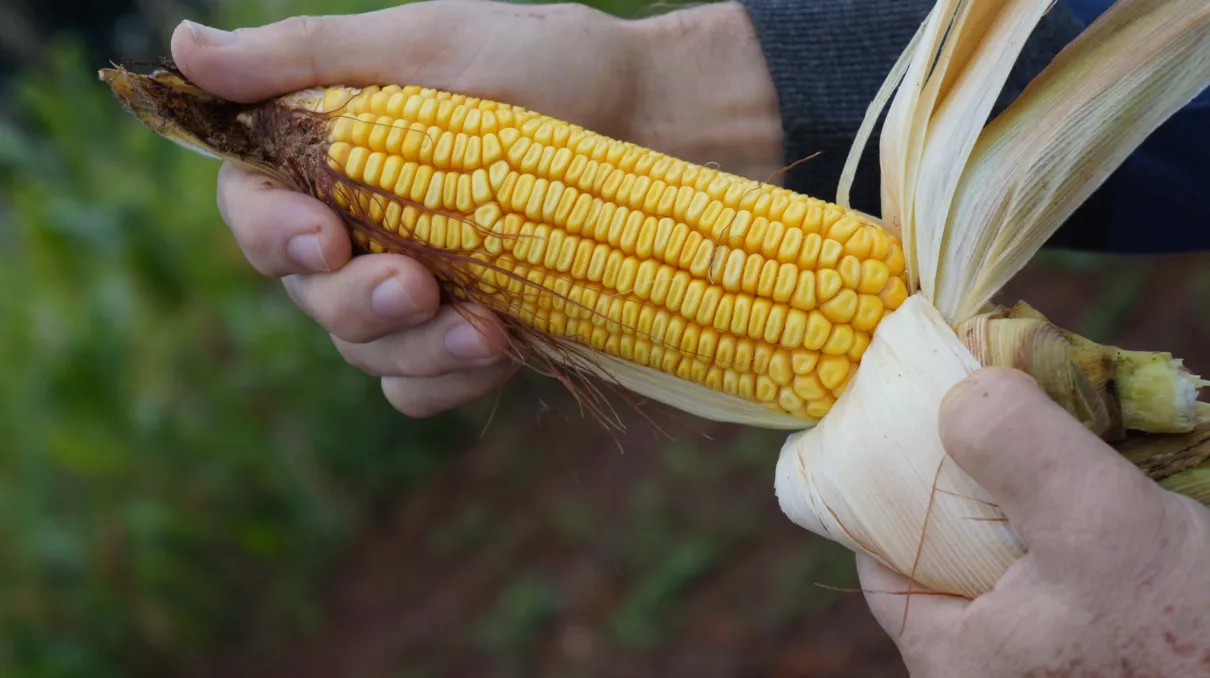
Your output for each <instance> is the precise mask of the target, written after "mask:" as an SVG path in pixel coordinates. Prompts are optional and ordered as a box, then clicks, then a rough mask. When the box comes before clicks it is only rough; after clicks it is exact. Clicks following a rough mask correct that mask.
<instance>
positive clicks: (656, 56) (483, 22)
mask: <svg viewBox="0 0 1210 678" xmlns="http://www.w3.org/2000/svg"><path fill="white" fill-rule="evenodd" d="M172 53H173V58H174V59H175V61H176V63H177V66H178V67H179V68H180V69H181V71H182V72H183V73H184V74H185V75H186V76H187V77H189V78H190V79H191V80H193V81H194V82H196V83H197V84H198V85H200V86H201V87H203V88H205V89H207V90H210V91H211V92H213V93H215V94H217V95H218V96H222V97H225V98H228V99H231V100H235V101H244V102H252V101H259V100H263V99H267V98H270V97H273V96H277V95H280V94H284V93H288V92H291V91H295V90H299V89H304V88H307V87H312V86H316V85H338V84H343V85H353V86H356V85H368V84H400V85H421V86H426V87H433V88H437V89H445V90H450V91H454V92H458V93H463V94H468V95H472V96H480V97H484V98H489V99H494V100H497V101H503V102H507V103H511V104H515V105H521V106H525V107H528V108H530V109H533V110H536V111H538V112H541V113H543V114H546V115H551V116H555V117H558V118H562V119H564V120H567V121H569V122H572V123H576V124H579V125H582V126H584V127H587V128H589V129H592V130H593V131H596V132H599V133H602V134H606V135H610V136H613V137H617V138H623V139H627V140H630V141H634V142H636V143H639V144H642V145H644V146H647V147H649V148H653V149H656V150H660V151H663V152H666V153H669V154H672V155H675V156H677V157H679V158H681V159H684V160H690V161H696V162H699V163H705V162H712V161H713V162H718V163H720V164H721V165H722V166H723V168H724V169H727V170H729V171H731V172H734V173H737V174H744V175H747V176H751V177H753V178H757V179H764V178H766V177H767V176H768V175H770V174H771V173H773V172H774V171H776V169H777V168H778V167H779V166H780V164H781V163H780V160H781V127H780V117H779V113H778V108H777V98H776V92H775V91H774V89H773V85H772V81H771V79H770V76H769V74H768V70H767V67H766V66H765V63H764V57H763V54H762V52H761V50H760V46H759V44H758V43H757V41H756V38H755V35H754V31H753V29H752V26H751V23H750V21H749V20H748V18H747V14H746V12H745V10H744V9H743V8H742V7H741V6H739V5H738V4H735V3H724V4H719V5H710V6H705V7H698V8H693V9H687V10H681V11H678V12H673V13H671V14H668V15H663V16H659V17H653V18H650V19H642V20H634V21H626V20H621V19H617V18H614V17H611V16H609V15H606V14H604V13H601V12H598V11H595V10H592V9H589V8H587V7H584V6H581V5H543V6H529V7H527V6H517V5H511V4H504V3H496V2H487V1H484V0H435V1H432V2H423V3H415V4H408V5H403V6H400V7H395V8H391V9H386V10H381V11H377V12H371V13H367V14H358V15H345V16H324V17H293V18H290V19H287V20H285V21H282V22H279V23H275V24H271V25H268V26H263V27H258V28H249V29H241V30H237V31H235V32H233V33H224V32H220V31H215V30H214V29H210V28H207V27H203V26H198V25H196V24H190V23H184V24H182V25H181V26H180V27H178V28H177V30H176V32H175V33H174V34H173V37H172ZM218 203H219V208H220V212H221V214H222V216H223V219H224V221H225V222H226V223H227V224H228V226H229V227H230V228H231V230H232V231H233V232H234V235H235V238H236V240H237V242H238V243H239V245H240V247H241V248H242V249H243V251H244V253H245V255H246V256H247V258H248V260H249V261H250V262H251V263H252V265H253V266H254V267H255V268H256V269H257V270H258V271H259V272H261V273H262V274H264V275H268V276H274V277H281V278H283V279H284V283H285V286H286V289H287V291H288V293H289V294H290V296H291V298H292V299H293V300H294V301H295V303H296V304H297V305H298V306H299V307H300V308H301V309H302V310H303V311H305V312H306V313H307V314H308V315H310V316H311V317H312V318H313V319H315V320H316V321H317V322H318V323H319V324H320V325H322V326H323V327H324V328H325V329H327V330H328V332H329V333H330V334H331V335H332V340H333V342H334V343H335V344H336V347H337V349H338V350H339V351H340V353H341V354H342V355H343V356H344V358H345V359H346V360H347V361H348V362H349V363H351V364H353V365H356V366H358V367H360V368H362V369H363V370H365V371H367V372H369V373H370V374H373V375H375V376H378V377H381V378H382V387H383V391H384V393H385V394H386V396H387V398H388V399H389V400H390V402H391V403H392V404H393V405H394V406H395V408H396V409H398V410H400V411H401V412H403V413H405V414H408V415H410V416H415V417H422V416H430V415H434V414H437V413H440V412H442V411H444V410H446V409H449V408H452V407H457V406H460V405H462V404H465V403H467V402H470V401H472V400H474V399H477V398H478V397H480V396H482V395H485V394H486V393H489V392H491V391H492V390H494V389H496V388H497V387H498V386H500V385H501V384H502V383H503V382H504V381H505V380H507V379H508V378H509V377H510V376H511V375H512V374H513V373H514V372H515V370H516V368H517V365H516V362H515V361H513V360H510V359H508V358H507V357H506V356H505V352H506V350H507V341H506V337H507V335H506V333H505V330H504V326H503V324H502V323H501V322H500V321H499V320H498V319H497V318H496V317H495V316H493V315H492V314H490V313H489V312H487V311H486V310H485V309H482V308H480V307H473V308H471V309H469V310H471V311H472V312H474V313H476V314H477V315H478V317H480V318H481V319H482V320H483V322H478V323H475V325H474V326H472V325H469V324H467V323H466V322H465V321H464V320H463V319H462V316H461V315H460V314H459V312H458V309H455V308H453V307H452V306H449V305H446V304H442V303H441V300H440V298H439V293H438V286H437V281H436V279H435V278H434V277H433V275H432V274H431V273H430V272H429V271H428V270H426V269H425V268H424V267H423V266H421V265H420V264H419V263H418V262H416V261H415V260H413V259H410V258H407V257H404V256H401V255H397V254H373V255H364V256H360V257H356V258H352V259H351V251H352V248H351V244H350V239H349V236H348V234H347V232H346V230H345V227H344V225H343V224H342V222H341V221H340V219H339V218H338V217H337V215H336V213H335V212H334V211H332V210H331V209H329V208H328V207H327V206H325V205H324V204H323V203H321V202H320V201H318V200H316V199H314V198H312V197H310V196H308V195H304V194H301V193H297V192H294V191H292V190H288V189H286V188H285V187H284V186H282V185H281V184H279V183H277V182H275V181H274V180H272V179H269V178H267V177H265V176H262V175H259V174H251V173H248V172H247V171H244V170H241V169H239V168H237V167H235V166H234V165H231V164H225V165H224V166H223V167H222V169H221V170H220V172H219V179H218Z"/></svg>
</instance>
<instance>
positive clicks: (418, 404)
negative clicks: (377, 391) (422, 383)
mask: <svg viewBox="0 0 1210 678" xmlns="http://www.w3.org/2000/svg"><path fill="white" fill-rule="evenodd" d="M417 390H418V389H417V388H416V382H414V381H412V380H410V379H397V378H390V377H388V378H384V379H383V380H382V392H383V395H384V396H386V399H387V402H388V403H390V405H391V407H393V408H395V409H396V410H397V411H399V412H400V413H402V414H404V415H407V416H409V417H412V418H413V419H427V418H430V417H434V416H436V415H438V414H440V413H441V412H442V411H443V410H442V408H441V407H440V406H439V405H438V404H437V403H434V402H433V401H432V400H428V399H425V398H422V397H418V395H417Z"/></svg>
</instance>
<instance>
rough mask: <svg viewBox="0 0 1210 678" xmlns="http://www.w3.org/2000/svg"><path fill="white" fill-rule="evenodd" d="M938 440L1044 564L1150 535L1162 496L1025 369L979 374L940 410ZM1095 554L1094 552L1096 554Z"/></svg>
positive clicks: (956, 390)
mask: <svg viewBox="0 0 1210 678" xmlns="http://www.w3.org/2000/svg"><path fill="white" fill-rule="evenodd" d="M940 425H941V441H942V444H943V445H944V446H945V450H946V452H947V453H948V454H949V455H950V456H951V457H953V459H954V461H955V462H957V464H958V465H959V466H960V467H962V469H963V470H964V471H965V472H966V473H967V474H968V475H970V476H971V478H972V479H973V480H974V481H975V482H977V483H979V484H980V485H981V486H983V487H984V488H985V489H986V490H987V491H988V492H989V493H990V494H991V496H992V501H994V502H995V503H996V504H997V505H998V506H999V508H1000V510H1001V511H1003V513H1004V515H1005V516H1006V517H1007V518H1008V521H1009V523H1011V524H1012V525H1013V527H1014V528H1016V529H1017V530H1018V531H1019V532H1020V534H1021V535H1022V537H1024V539H1025V541H1026V542H1027V544H1028V545H1029V548H1030V550H1031V551H1033V553H1034V557H1035V558H1036V559H1038V561H1039V564H1042V563H1044V562H1046V561H1051V562H1054V563H1056V567H1058V566H1059V564H1060V563H1064V562H1065V563H1066V564H1067V565H1068V566H1070V565H1071V563H1072V558H1079V556H1080V555H1081V553H1083V552H1084V551H1087V552H1088V554H1087V555H1088V557H1090V558H1093V557H1095V556H1096V554H1102V555H1103V549H1104V547H1105V544H1106V543H1114V542H1117V541H1120V540H1121V538H1122V537H1123V536H1126V535H1130V536H1131V537H1130V538H1133V537H1134V536H1138V535H1146V534H1147V532H1148V531H1149V530H1152V529H1153V528H1154V525H1156V524H1158V523H1157V522H1156V512H1157V511H1159V512H1161V513H1162V511H1163V502H1162V501H1161V493H1162V491H1161V490H1160V489H1159V487H1158V486H1156V485H1155V484H1154V483H1153V482H1152V481H1151V480H1150V479H1148V478H1147V477H1146V476H1145V475H1143V474H1142V473H1140V472H1139V471H1138V469H1136V468H1135V467H1134V466H1133V465H1132V464H1131V463H1130V462H1129V461H1127V460H1126V459H1125V458H1123V457H1122V456H1121V455H1119V454H1118V453H1117V452H1116V451H1115V450H1114V449H1113V448H1111V447H1110V446H1109V445H1107V444H1106V443H1105V442H1103V441H1102V440H1101V439H1100V438H1098V437H1097V436H1096V435H1094V434H1093V433H1092V432H1091V431H1089V430H1088V429H1087V428H1085V427H1084V426H1083V425H1082V424H1080V423H1079V422H1078V421H1077V420H1076V419H1075V418H1074V417H1072V416H1071V415H1070V414H1068V413H1067V411H1066V410H1064V409H1063V408H1061V407H1060V406H1059V405H1058V404H1056V403H1055V402H1054V401H1052V400H1051V399H1050V398H1049V397H1048V396H1047V394H1046V392H1045V391H1043V390H1042V389H1041V388H1040V387H1039V386H1038V384H1037V382H1036V381H1034V380H1033V378H1032V377H1030V376H1029V375H1027V374H1025V373H1024V372H1021V371H1018V370H1013V369H1007V368H988V369H983V370H980V371H978V372H976V373H974V374H972V375H971V376H969V377H968V378H967V379H966V380H964V381H963V382H961V383H959V384H958V385H956V386H955V387H954V388H952V389H951V390H950V392H949V393H948V394H947V395H946V397H945V399H944V401H943V402H942V404H941V421H940ZM1094 552H1095V553H1094Z"/></svg>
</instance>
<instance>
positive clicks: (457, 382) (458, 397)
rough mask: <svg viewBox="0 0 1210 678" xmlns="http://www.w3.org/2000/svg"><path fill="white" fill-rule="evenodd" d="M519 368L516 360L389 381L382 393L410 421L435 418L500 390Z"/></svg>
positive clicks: (390, 379) (393, 378) (388, 378)
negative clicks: (429, 376) (436, 374)
mask: <svg viewBox="0 0 1210 678" xmlns="http://www.w3.org/2000/svg"><path fill="white" fill-rule="evenodd" d="M520 366H521V365H520V363H518V362H516V361H514V360H503V361H501V362H498V363H496V364H494V365H488V366H487V367H477V368H474V369H470V370H463V371H460V372H451V373H450V374H447V375H444V376H440V377H435V378H432V379H426V378H423V377H386V378H385V379H383V380H382V392H383V394H384V395H385V396H386V397H387V400H388V401H389V402H390V403H391V406H392V407H394V408H395V409H397V410H399V411H400V412H402V413H404V414H406V415H408V416H409V417H415V418H418V419H419V418H424V417H432V416H435V415H438V414H441V413H442V412H445V411H447V410H451V409H454V408H456V407H461V406H463V405H466V404H468V403H471V402H474V401H476V400H478V399H479V398H482V397H484V396H486V395H487V394H489V393H491V392H493V391H495V390H497V389H499V388H500V387H501V386H503V385H504V383H505V382H506V381H508V379H509V378H510V377H511V376H512V375H513V374H515V373H516V372H517V370H518V369H520Z"/></svg>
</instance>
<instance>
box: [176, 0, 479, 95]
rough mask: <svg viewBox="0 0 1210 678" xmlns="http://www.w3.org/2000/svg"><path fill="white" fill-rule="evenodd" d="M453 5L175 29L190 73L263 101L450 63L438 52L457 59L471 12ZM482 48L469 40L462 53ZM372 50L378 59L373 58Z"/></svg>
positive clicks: (226, 91)
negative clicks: (461, 29) (404, 68)
mask: <svg viewBox="0 0 1210 678" xmlns="http://www.w3.org/2000/svg"><path fill="white" fill-rule="evenodd" d="M462 4H465V3H462ZM451 5H452V3H449V2H442V3H418V4H416V5H412V6H402V7H392V8H388V9H383V10H379V11H376V12H368V13H365V14H353V15H331V16H293V17H290V18H287V19H284V20H282V21H278V22H275V23H271V24H267V25H265V26H258V27H255V28H241V29H237V30H234V31H223V30H219V29H215V28H211V27H209V26H202V25H200V24H196V23H193V22H190V21H186V22H182V23H181V24H180V25H179V26H177V28H176V30H175V31H173V34H172V54H173V58H174V60H175V62H176V65H177V67H178V68H180V69H181V71H182V72H183V73H184V74H185V75H186V77H188V78H189V79H190V80H192V81H193V82H195V83H197V84H198V85H199V86H201V87H202V88H203V89H206V90H209V91H211V92H213V93H215V94H217V95H218V96H220V97H224V98H226V99H230V100H232V101H242V102H255V101H262V100H264V99H268V98H270V97H274V96H279V95H282V94H286V93H289V92H294V91H297V90H300V89H304V88H307V87H312V86H315V85H330V84H341V85H350V86H358V85H370V84H376V83H382V82H394V81H395V80H396V79H397V78H396V75H397V73H398V70H399V68H400V65H401V64H403V65H407V64H423V65H425V67H426V68H429V69H436V70H438V71H441V70H442V66H443V65H444V63H440V62H435V61H434V58H435V57H437V56H438V55H440V56H441V58H442V60H443V61H450V57H451V55H450V54H447V53H443V50H445V51H448V50H450V49H451V46H454V47H453V48H454V49H455V50H457V49H458V48H457V47H456V45H457V44H458V43H457V42H452V41H451V38H452V37H453V36H454V35H456V30H457V28H458V22H459V21H461V22H462V23H465V20H466V15H467V11H466V9H465V8H464V7H462V6H461V5H459V6H458V7H456V8H455V7H453V6H451ZM455 9H456V10H457V11H454V10H455ZM404 12H406V21H405V20H403V16H404V15H403V13H404ZM478 49H480V46H471V45H468V46H467V47H466V48H463V49H462V51H463V52H465V53H471V52H472V50H478ZM368 54H372V55H374V56H373V58H366V55H368ZM454 61H457V59H454ZM438 76H439V77H440V73H438Z"/></svg>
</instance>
